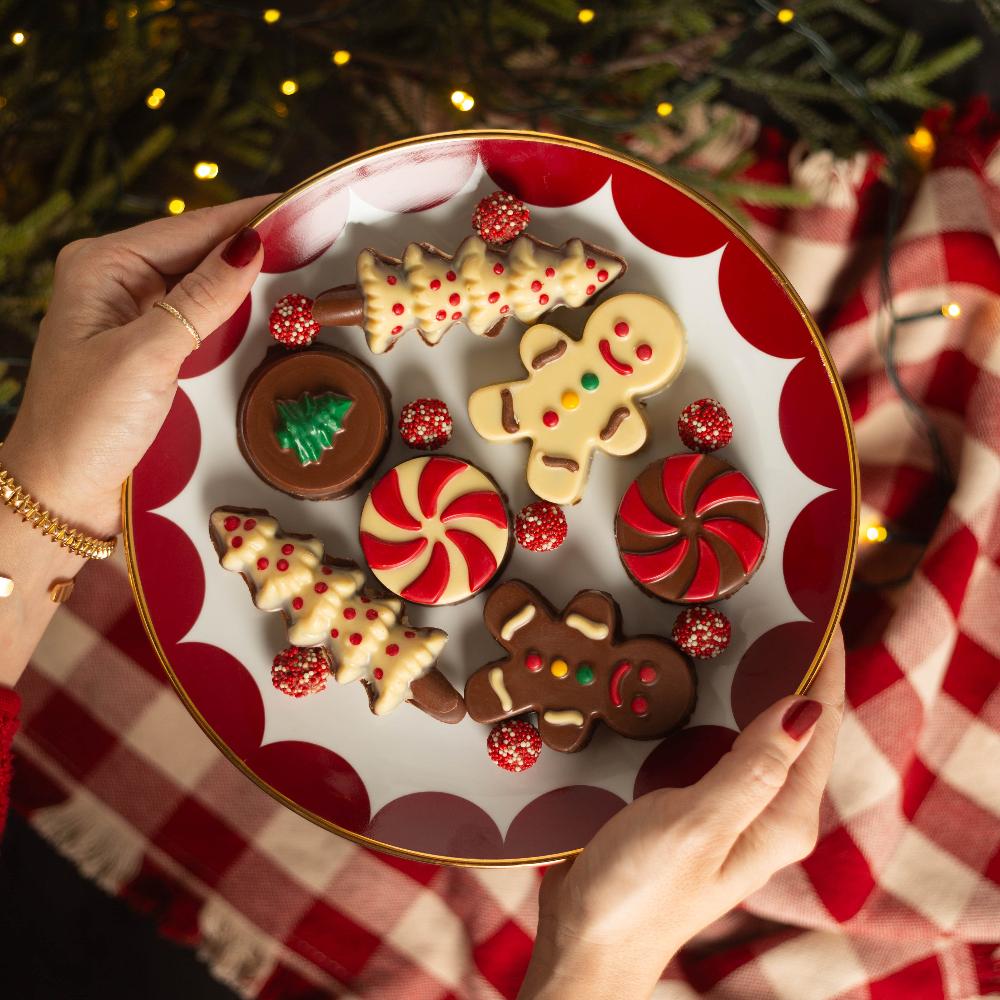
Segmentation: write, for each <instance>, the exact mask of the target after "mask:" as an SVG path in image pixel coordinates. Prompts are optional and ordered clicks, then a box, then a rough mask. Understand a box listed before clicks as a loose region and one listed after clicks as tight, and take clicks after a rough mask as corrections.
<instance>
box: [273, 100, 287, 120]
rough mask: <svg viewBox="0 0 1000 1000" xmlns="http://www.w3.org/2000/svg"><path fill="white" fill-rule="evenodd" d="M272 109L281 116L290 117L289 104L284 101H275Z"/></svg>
mask: <svg viewBox="0 0 1000 1000" xmlns="http://www.w3.org/2000/svg"><path fill="white" fill-rule="evenodd" d="M271 109H272V110H273V111H274V113H275V114H276V115H277V116H278V117H279V118H287V117H288V105H287V104H285V102H284V101H275V102H274V104H272V105H271Z"/></svg>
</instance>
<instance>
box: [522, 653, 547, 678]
mask: <svg viewBox="0 0 1000 1000" xmlns="http://www.w3.org/2000/svg"><path fill="white" fill-rule="evenodd" d="M524 665H525V666H526V667H527V668H528V669H529V670H530V671H531V672H532V673H534V674H537V673H538V671H539V670H541V669H542V665H543V664H542V658H541V656H539V654H538V653H528V655H527V656H526V657H525V658H524Z"/></svg>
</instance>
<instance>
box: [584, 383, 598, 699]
mask: <svg viewBox="0 0 1000 1000" xmlns="http://www.w3.org/2000/svg"><path fill="white" fill-rule="evenodd" d="M600 384H601V380H600V379H599V378H598V377H597V376H596V375H595V374H594V373H593V372H584V375H583V378H582V379H580V385H582V386H583V387H584V389H586V390H587V392H593V391H594V390H595V389H596V388H597V387H598V386H599V385H600ZM588 683H589V682H588Z"/></svg>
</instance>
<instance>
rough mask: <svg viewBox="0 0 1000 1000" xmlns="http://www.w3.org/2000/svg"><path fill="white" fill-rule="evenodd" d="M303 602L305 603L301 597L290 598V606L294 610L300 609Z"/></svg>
mask: <svg viewBox="0 0 1000 1000" xmlns="http://www.w3.org/2000/svg"><path fill="white" fill-rule="evenodd" d="M303 604H305V601H303V600H302V598H301V597H293V598H292V607H293V608H295V610H296V611H301V610H302V605H303Z"/></svg>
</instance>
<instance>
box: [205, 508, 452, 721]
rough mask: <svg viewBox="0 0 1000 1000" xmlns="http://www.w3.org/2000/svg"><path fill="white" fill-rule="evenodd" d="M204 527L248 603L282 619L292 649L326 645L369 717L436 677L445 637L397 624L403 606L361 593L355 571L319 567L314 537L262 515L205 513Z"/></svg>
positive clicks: (347, 565) (236, 511) (321, 551)
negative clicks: (360, 687)
mask: <svg viewBox="0 0 1000 1000" xmlns="http://www.w3.org/2000/svg"><path fill="white" fill-rule="evenodd" d="M210 527H211V534H212V539H213V541H214V543H215V546H216V549H217V550H218V552H219V557H220V558H219V561H220V562H221V564H222V566H223V568H224V569H227V570H230V571H232V572H234V573H239V574H241V575H242V576H243V578H244V579H245V580H246V581H247V583H248V584H249V585H250V589H251V593H252V594H253V600H254V604H255V605H256V606H257V607H258V608H260V609H261V610H262V611H280V612H281V613H282V615H283V616H284V618H285V620H286V622H287V627H288V639H289V641H290V642H291V643H292V644H293V645H295V646H321V645H322V646H326V647H327V648H328V649H329V650H330V653H331V656H332V659H333V662H334V665H335V668H334V669H335V676H336V679H337V681H338V683H341V684H346V683H348V682H350V681H354V680H361V681H363V682H364V683H365V686H366V687H367V688H368V690H369V692H370V694H371V703H372V711H373V712H374V713H375V714H376V715H385V714H386V713H388V712H391V711H392V710H393V709H394V708H396V707H397V706H398V705H399V704H400V703H401V702H403V701H408V700H411V699H413V697H414V694H413V690H412V686H413V684H414V682H416V681H418V680H419V679H421V678H423V677H425V676H427V675H428V674H429V673H430V672H431V671H435V673H436V672H437V671H436V670H435V666H434V664H435V661H436V659H437V657H438V655H439V654H440V652H441V650H442V649H443V647H444V644H445V642H446V641H447V639H448V636H447V634H446V633H445V632H442V631H441V630H440V629H436V628H413V627H411V626H409V625H406V624H404V623H403V622H401V621H400V618H401V615H402V613H403V603H402V602H401V601H399V600H396V599H395V598H389V599H378V598H373V597H369V596H367V595H366V594H363V593H362V587H363V585H364V574H363V573H362V572H361V570H360V569H358V567H357V566H355V565H354V564H353V563H345V564H342V565H331V564H330V563H329V562H328V561H325V560H324V549H323V543H322V542H321V541H320V540H319V539H318V538H309V537H304V536H300V535H286V534H284V533H282V531H281V528H280V525H279V524H278V522H277V521H276V520H275V519H274V518H273V517H271V516H270V515H269V514H267V513H266V512H263V511H247V510H241V509H228V508H224V507H220V508H218V509H216V510H215V511H213V512H212V516H211V519H210ZM438 680H439V682H443V683H444V684H447V681H446V680H445V679H444V678H443V676H441V675H439V678H438ZM421 707H424V708H425V710H428V709H427V707H426V705H423V704H421ZM431 714H436V713H435V712H433V711H432V712H431ZM463 714H464V711H463ZM448 721H457V720H454V719H449V720H448Z"/></svg>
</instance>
